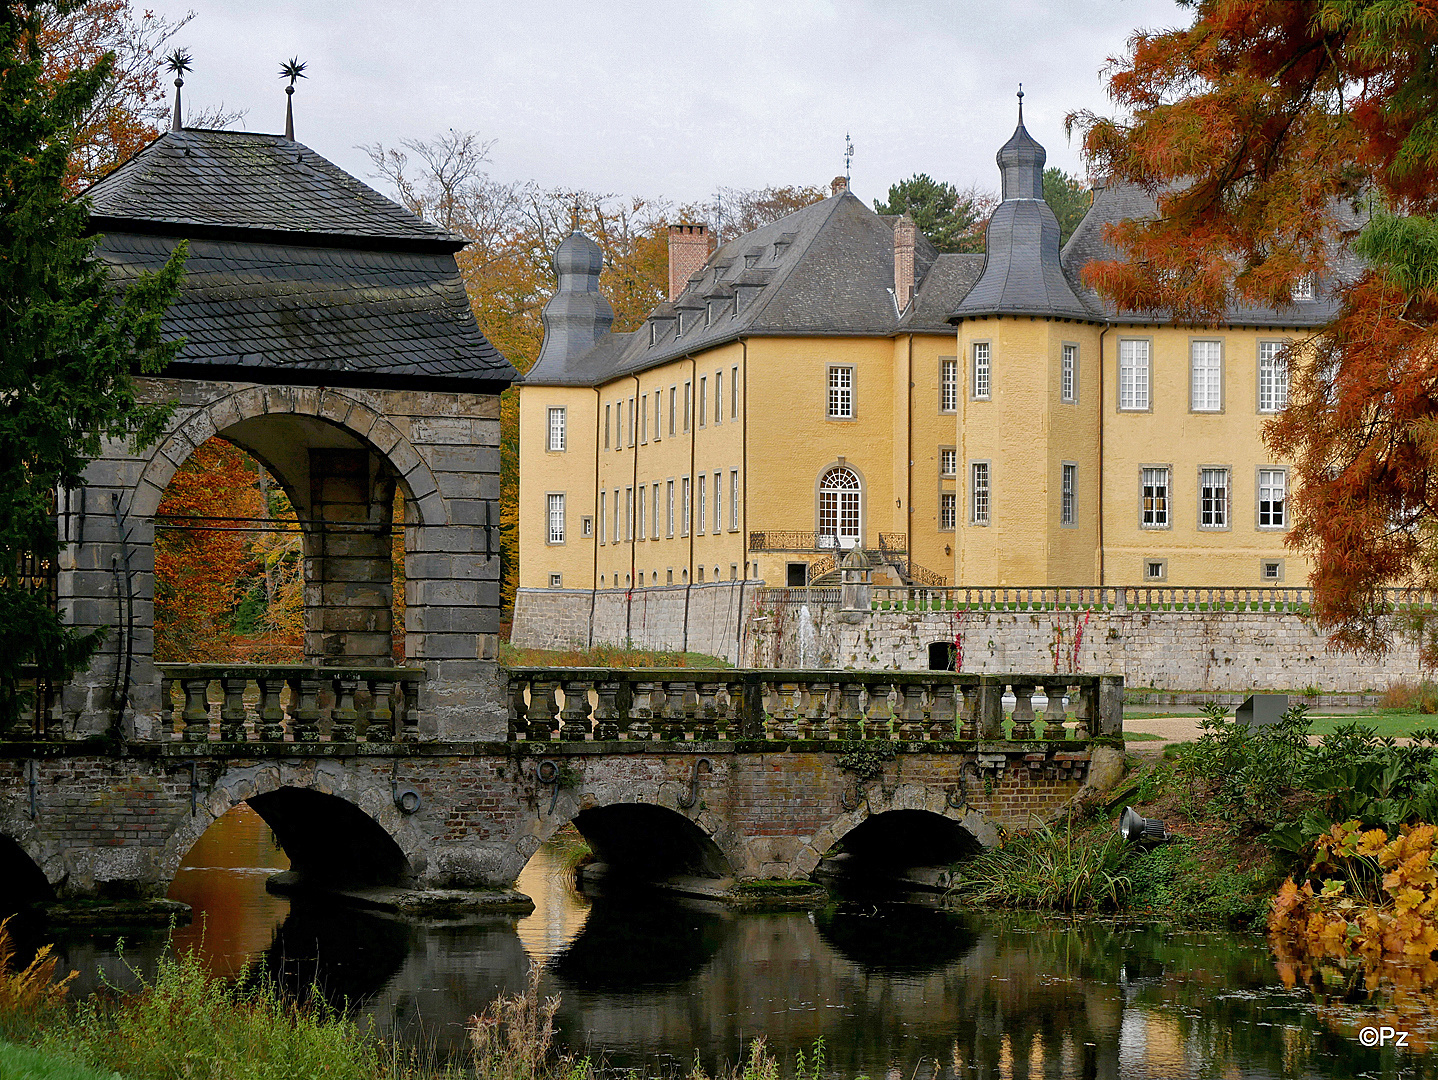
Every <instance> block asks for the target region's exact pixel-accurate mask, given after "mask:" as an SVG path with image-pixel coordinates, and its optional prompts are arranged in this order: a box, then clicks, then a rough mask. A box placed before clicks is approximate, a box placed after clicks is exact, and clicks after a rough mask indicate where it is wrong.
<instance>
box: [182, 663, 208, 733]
mask: <svg viewBox="0 0 1438 1080" xmlns="http://www.w3.org/2000/svg"><path fill="white" fill-rule="evenodd" d="M181 683H182V685H183V686H184V688H185V711H184V712H182V713H181V714H180V717H181V719H182V720H184V722H185V741H186V742H209V741H210V678H209V676H208V675H206V676H203V677H200V678H188V679H182V680H181Z"/></svg>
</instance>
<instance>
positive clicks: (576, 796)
mask: <svg viewBox="0 0 1438 1080" xmlns="http://www.w3.org/2000/svg"><path fill="white" fill-rule="evenodd" d="M691 760H692V759H691ZM536 767H537V766H535V765H531V766H528V768H529V769H531V770H533V769H535V768H536ZM690 768H692V764H691V763H686V764H685V766H684V767H683V769H682V770H676V769H674V768H673V765H672V763H670V767H668V768H666V767H665V763H664V762H662V761H659V760H649V761H643V762H625V763H624V764H623V766H622V767H621V771H620V772H619V773H618V774H617V775H615V774H613V773H612V772H611V771H610V770H607V769H606V770H602V772H603V773H606V774H608V775H595V776H588V775H586V776H585V777H584V778H583V779H582V780H579V781H578V782H576V783H575V784H574V786H573V787H572V788H567V787H561V789H560V792H559V797H558V798H557V799H553V795H552V791H551V790H550V789H548V788H546V787H544V786H543V785H539V786H538V787H537V789H531V790H537V793H538V796H539V797H538V808H537V812H536V813H535V814H534V815H533V816H532V817H531V818H529V820H528V821H527V822H524V823H522V824H521V831H520V835H518V836H517V837H516V839H515V841H514V843H513V851H514V855H513V857H512V858H508V859H506V860H505V863H506V866H505V873H504V877H505V878H506V880H507V881H509V882H512V881H513V880H514V879H515V877H517V876H518V874H519V871H520V870H521V869H523V866H524V864H525V863H526V862H527V861H528V860H529V858H530V857H531V856H532V855H533V854H534V852H535V851H536V850H537V849H538V848H539V846H540V844H542V843H543V842H544V841H546V840H548V839H550V838H551V837H552V836H553V835H554V834H555V833H556V832H557V831H558V830H559V829H560V828H562V827H563V826H565V825H566V824H568V823H569V822H571V821H573V820H574V819H575V818H576V817H578V816H579V814H580V813H581V812H583V811H589V810H598V809H603V808H605V807H610V806H620V805H625V804H636V803H642V804H648V805H652V806H657V807H662V808H664V809H666V810H670V811H673V812H674V813H675V814H678V815H680V816H681V817H683V818H685V819H686V820H688V821H689V822H691V823H692V824H694V825H695V826H697V827H698V828H699V830H700V831H701V832H702V833H703V834H704V835H705V836H706V837H707V838H708V839H709V840H711V841H712V842H713V843H714V845H715V846H716V847H717V848H718V850H719V852H720V854H722V855H723V857H724V859H725V860H726V861H727V862H728V864H729V868H730V869H732V870H733V871H734V873H736V874H738V875H740V876H742V877H746V878H787V877H805V876H808V875H809V874H810V873H812V872H813V870H814V868H815V867H817V866H818V865H819V862H820V860H821V859H822V858H823V856H824V855H825V854H826V853H827V852H829V851H830V850H832V849H833V848H834V846H835V845H837V844H838V843H839V842H840V841H841V840H842V839H843V838H844V837H845V836H847V835H848V834H849V833H850V832H852V831H853V830H854V829H856V828H858V827H859V826H860V825H862V824H864V823H865V822H866V821H868V820H869V819H870V818H873V817H877V816H879V815H881V814H885V813H888V812H890V811H895V810H917V811H923V812H926V813H929V814H933V815H935V816H936V817H939V818H942V819H944V820H946V821H949V822H952V823H953V824H955V825H957V826H959V827H960V828H962V829H963V830H964V831H965V832H967V833H968V834H969V835H970V836H971V837H972V838H973V839H974V841H975V842H976V843H978V844H980V845H982V846H984V847H991V846H993V845H995V844H997V843H998V842H999V837H1000V829H999V827H998V824H997V823H996V822H995V821H994V820H993V819H992V818H991V817H990V816H989V815H988V814H986V813H984V812H983V811H982V810H980V809H978V808H975V807H974V806H971V805H969V804H968V803H967V802H966V801H964V800H963V799H961V798H960V799H955V798H954V795H953V790H952V785H951V784H944V785H942V786H941V785H938V784H923V783H912V782H901V783H898V784H895V785H893V786H890V787H884V786H883V785H881V784H879V783H877V782H875V783H873V784H870V785H868V786H867V788H866V789H864V790H858V789H855V788H853V787H850V788H849V790H848V791H847V792H846V793H845V794H844V795H841V796H839V797H838V798H837V799H836V800H834V803H835V804H834V805H831V806H830V808H829V810H828V811H827V812H821V813H820V814H819V816H818V819H817V822H816V823H815V826H814V827H812V828H809V827H804V826H800V827H799V828H796V829H792V830H779V829H776V828H774V827H773V826H772V825H760V826H758V827H755V823H753V822H749V823H746V822H744V821H741V820H737V815H743V814H744V813H745V809H744V808H742V807H740V806H737V805H735V803H734V800H733V799H732V797H731V796H730V791H729V789H730V780H731V777H730V776H728V775H727V773H728V771H729V769H730V768H731V766H730V765H727V764H725V763H724V762H722V761H721V760H719V759H718V758H717V756H716V759H715V761H714V762H713V765H712V766H711V768H710V770H709V771H708V772H701V773H700V774H699V781H698V783H696V782H695V779H694V773H693V772H690V771H689V769H690ZM530 775H531V777H532V776H533V773H531V774H530ZM844 779H845V780H848V778H847V777H845V778H844ZM691 797H692V798H693V802H692V804H691V805H689V806H686V805H685V802H686V801H688V800H689V799H690V798H691ZM551 800H552V801H553V804H554V810H553V811H552V812H550V811H549V805H550V802H551ZM850 804H852V808H850Z"/></svg>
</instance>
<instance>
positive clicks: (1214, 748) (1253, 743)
mask: <svg viewBox="0 0 1438 1080" xmlns="http://www.w3.org/2000/svg"><path fill="white" fill-rule="evenodd" d="M1204 714H1205V716H1204V719H1202V720H1200V721H1199V726H1200V727H1202V728H1203V735H1202V736H1201V737H1200V738H1199V740H1198V741H1197V742H1194V743H1189V744H1187V745H1185V746H1182V747H1180V748H1179V750H1178V751H1177V752H1176V753H1175V754H1174V773H1175V776H1176V778H1178V779H1179V780H1180V782H1181V787H1180V796H1181V798H1182V800H1183V810H1184V813H1185V814H1186V815H1187V816H1188V817H1190V818H1200V817H1206V816H1209V815H1213V816H1216V817H1218V818H1220V819H1221V820H1223V821H1225V822H1227V823H1228V824H1230V825H1232V826H1234V827H1235V828H1237V829H1240V830H1257V831H1260V832H1263V831H1267V830H1268V829H1269V828H1271V827H1272V826H1273V825H1275V824H1276V823H1277V822H1279V821H1281V820H1282V819H1283V817H1284V805H1285V802H1286V800H1287V799H1288V797H1289V796H1290V794H1291V793H1292V792H1293V791H1294V789H1295V788H1297V787H1300V786H1301V785H1302V784H1303V782H1304V778H1305V776H1306V775H1307V773H1308V769H1309V764H1310V762H1311V760H1312V757H1313V753H1312V749H1311V748H1310V747H1309V745H1308V728H1309V720H1308V707H1307V706H1306V705H1295V706H1293V707H1292V708H1291V709H1289V710H1288V711H1287V712H1286V713H1284V714H1283V719H1282V720H1280V721H1279V722H1278V723H1276V724H1268V725H1264V726H1260V727H1249V726H1248V725H1247V724H1241V723H1238V722H1237V721H1236V720H1235V721H1230V720H1228V719H1227V714H1226V713H1225V711H1224V709H1223V707H1222V706H1221V705H1209V706H1207V707H1206V708H1205V709H1204Z"/></svg>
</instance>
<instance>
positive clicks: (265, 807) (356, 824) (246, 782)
mask: <svg viewBox="0 0 1438 1080" xmlns="http://www.w3.org/2000/svg"><path fill="white" fill-rule="evenodd" d="M241 803H248V804H249V806H250V808H251V809H253V810H254V811H255V812H256V813H257V814H259V815H260V817H262V818H263V819H264V820H265V823H266V824H268V825H269V826H270V828H271V829H272V830H273V831H274V833H275V836H276V838H277V839H278V840H279V842H280V846H281V847H282V848H284V851H285V854H286V855H287V856H288V857H289V859H290V869H291V871H292V872H293V873H294V874H295V875H296V877H297V879H299V880H303V879H304V878H306V877H309V876H313V877H314V878H316V879H322V880H323V881H324V882H325V884H328V885H336V886H346V885H351V886H360V885H398V884H404V883H408V882H410V881H412V880H413V879H414V878H415V877H416V876H418V875H419V874H421V873H422V872H423V871H424V869H425V868H426V865H427V858H426V853H427V850H428V846H427V843H426V838H425V837H424V835H423V834H422V832H421V830H420V828H419V825H418V823H417V822H416V821H415V820H414V818H411V817H407V816H406V815H405V814H403V813H401V812H400V810H399V809H398V808H397V807H396V806H395V803H394V798H393V795H392V792H391V789H390V779H389V777H388V776H387V775H379V774H377V773H371V772H369V771H367V770H366V771H360V770H355V769H350V768H345V767H336V766H335V765H334V764H333V763H325V762H320V763H313V764H307V765H301V764H264V765H254V766H245V767H240V768H234V769H229V770H226V771H225V772H224V773H222V774H221V775H220V776H219V778H218V779H217V780H216V781H215V783H214V785H213V786H212V787H211V788H210V790H209V793H208V795H206V796H205V797H204V798H202V799H200V800H199V801H197V803H196V806H195V812H194V813H193V814H190V815H186V816H185V817H183V818H182V819H181V820H180V822H179V823H178V825H177V826H176V828H175V829H174V831H173V832H172V833H171V834H170V836H169V839H168V840H167V841H166V843H165V845H164V847H163V849H162V851H161V854H160V856H159V860H158V863H159V865H158V866H157V868H156V870H157V874H156V876H157V878H158V879H159V885H160V890H159V891H160V894H161V895H163V893H164V891H165V890H167V889H168V888H169V885H170V883H171V882H172V881H173V880H174V878H175V874H176V872H177V871H178V870H179V868H180V864H181V862H183V861H184V858H185V856H186V855H188V854H189V852H190V849H191V848H192V847H194V846H195V844H196V842H198V840H199V839H200V837H201V836H203V835H204V834H205V832H206V831H207V830H208V829H209V828H210V826H211V825H213V824H214V823H215V822H216V821H218V820H219V819H220V818H222V817H224V815H225V814H227V813H229V812H230V810H232V809H234V808H235V807H236V806H238V805H240V804H241Z"/></svg>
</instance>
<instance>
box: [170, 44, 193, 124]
mask: <svg viewBox="0 0 1438 1080" xmlns="http://www.w3.org/2000/svg"><path fill="white" fill-rule="evenodd" d="M165 70H167V71H169V72H171V73H172V74H173V75H174V76H175V111H174V114H173V115H172V116H171V117H170V130H171V131H179V130H180V129H181V128H182V127H183V126H184V125H183V124H182V123H181V121H180V87H182V86H184V85H185V72H187V71H189V70H190V53H189V50H188V49H176V50H175V51H174V52H172V53H171V54H170V55H169V56H167V57H165Z"/></svg>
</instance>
